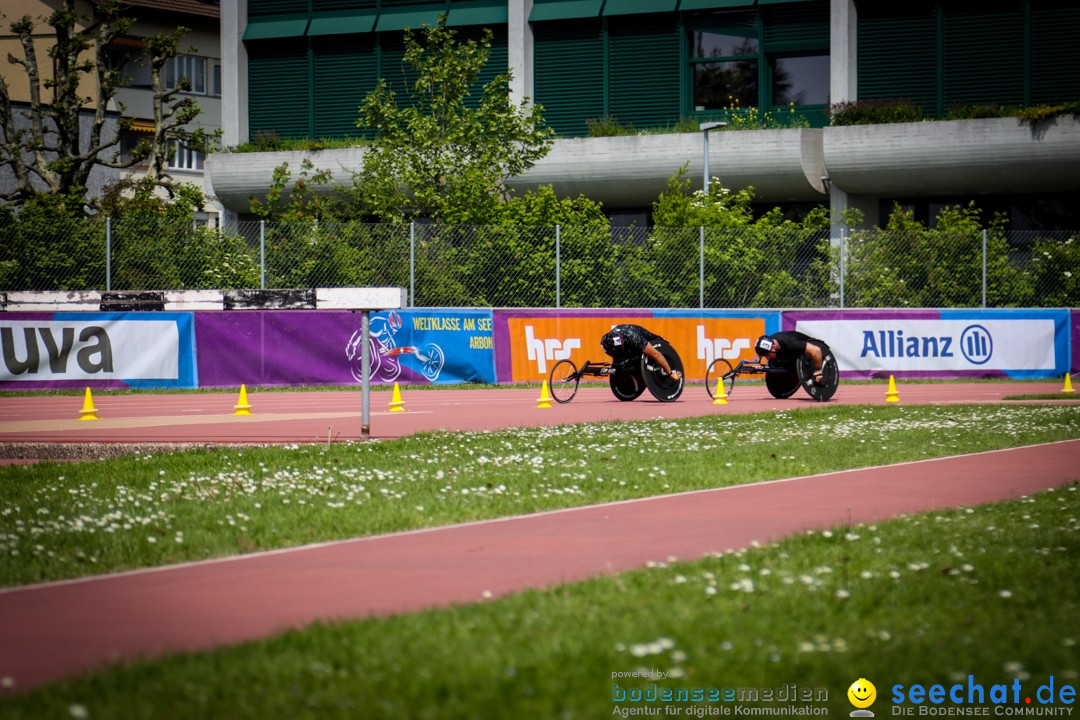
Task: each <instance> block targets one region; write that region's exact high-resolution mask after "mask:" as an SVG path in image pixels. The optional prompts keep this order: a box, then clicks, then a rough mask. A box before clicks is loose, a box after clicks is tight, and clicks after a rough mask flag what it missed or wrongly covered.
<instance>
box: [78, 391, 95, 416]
mask: <svg viewBox="0 0 1080 720" xmlns="http://www.w3.org/2000/svg"><path fill="white" fill-rule="evenodd" d="M79 419H80V420H97V419H98V416H97V408H95V407H94V398H93V396H92V395H91V394H90V388H86V394H85V395H84V396H83V404H82V410H80V411H79Z"/></svg>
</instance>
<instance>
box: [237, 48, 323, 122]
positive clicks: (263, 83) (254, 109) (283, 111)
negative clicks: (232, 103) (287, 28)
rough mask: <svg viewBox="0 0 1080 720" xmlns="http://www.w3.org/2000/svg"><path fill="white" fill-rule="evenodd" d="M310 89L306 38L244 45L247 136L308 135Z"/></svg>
mask: <svg viewBox="0 0 1080 720" xmlns="http://www.w3.org/2000/svg"><path fill="white" fill-rule="evenodd" d="M310 88H311V83H310V82H309V78H308V57H307V41H306V40H304V39H299V40H292V41H288V42H286V41H282V40H278V41H273V42H260V43H253V44H252V45H251V46H250V47H249V48H248V113H249V114H248V117H249V125H250V132H251V135H252V136H254V135H255V133H258V132H273V133H275V134H277V136H278V137H281V138H307V137H311V135H312V132H311V131H312V127H311V92H310Z"/></svg>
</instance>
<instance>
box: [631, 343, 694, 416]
mask: <svg viewBox="0 0 1080 720" xmlns="http://www.w3.org/2000/svg"><path fill="white" fill-rule="evenodd" d="M653 347H655V348H656V349H657V350H659V351H660V354H661V355H663V356H664V359H665V360H667V361H668V365H670V366H671V369H672V370H678V371H679V372H680V373H683V374H682V376H681V377H680V378H679V379H678V380H672V379H671V376H670V375H668V374H667V373H666V372H664V371H663V370H661V369H660V367H659V366H657V365H653V364H652V363H651V362H650V361H649V357H648V355H642V356H641V374H642V376H643V377H644V378H645V385H646V386H648V388H649V392H651V393H652V394H653V397H655V398H656V399H657V400H659V401H660V402H674V401H676V400H678V399H679V396H680V395H682V391H683V383H684V382H685V381H686V374H685V372H684V371H683V364H682V358H680V357H679V353H677V352H675V348H673V347H671V345H668V344H667V343H666V342H660V343H656V344H655V345H653Z"/></svg>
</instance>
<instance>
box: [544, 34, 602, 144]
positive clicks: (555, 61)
mask: <svg viewBox="0 0 1080 720" xmlns="http://www.w3.org/2000/svg"><path fill="white" fill-rule="evenodd" d="M533 37H534V39H535V50H534V53H535V55H534V57H535V63H534V68H535V72H534V86H535V90H536V102H538V103H539V104H540V105H542V106H543V107H544V119H545V120H547V123H548V125H550V126H551V127H552V128H553V129H554V130H555V132H556V133H558V134H559V135H561V136H564V137H584V136H585V135H587V134H588V125H587V124H586V122H585V121H586V120H588V119H590V118H600V117H603V116H604V114H605V107H604V39H603V35H602V34H601V27H600V21H599V20H592V19H589V20H569V21H552V22H544V23H534V26H533Z"/></svg>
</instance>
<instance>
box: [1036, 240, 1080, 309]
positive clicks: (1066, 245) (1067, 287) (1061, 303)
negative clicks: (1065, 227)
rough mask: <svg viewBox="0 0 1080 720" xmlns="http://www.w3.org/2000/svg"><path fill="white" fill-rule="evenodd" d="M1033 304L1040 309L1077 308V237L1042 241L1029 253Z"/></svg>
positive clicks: (1079, 268) (1079, 298)
mask: <svg viewBox="0 0 1080 720" xmlns="http://www.w3.org/2000/svg"><path fill="white" fill-rule="evenodd" d="M1030 270H1031V285H1032V292H1033V294H1034V298H1033V300H1034V302H1035V303H1037V304H1038V305H1040V306H1043V307H1068V308H1075V307H1080V237H1078V236H1076V235H1074V236H1072V237H1070V238H1068V239H1067V240H1065V241H1064V242H1059V241H1056V240H1051V239H1048V238H1041V239H1039V240H1037V241H1036V242H1035V245H1034V247H1033V248H1032V251H1031V264H1030Z"/></svg>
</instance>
